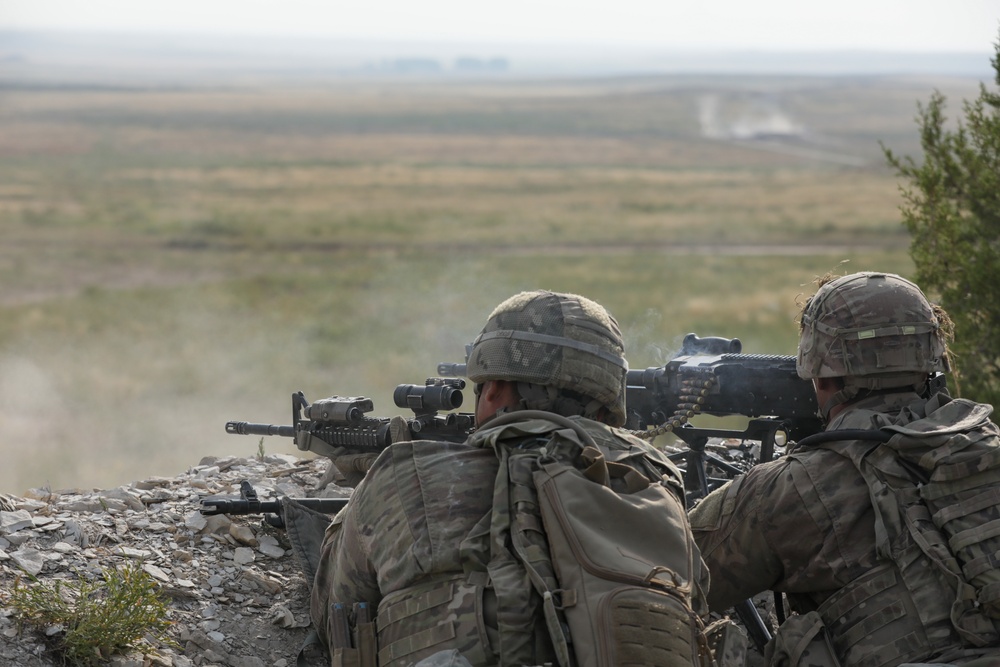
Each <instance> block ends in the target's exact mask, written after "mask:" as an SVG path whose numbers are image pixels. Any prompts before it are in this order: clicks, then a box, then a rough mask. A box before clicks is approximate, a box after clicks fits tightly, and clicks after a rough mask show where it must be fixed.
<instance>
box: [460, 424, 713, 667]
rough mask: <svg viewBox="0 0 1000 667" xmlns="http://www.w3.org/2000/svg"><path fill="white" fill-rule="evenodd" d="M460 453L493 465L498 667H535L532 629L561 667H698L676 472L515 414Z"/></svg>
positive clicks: (627, 446)
mask: <svg viewBox="0 0 1000 667" xmlns="http://www.w3.org/2000/svg"><path fill="white" fill-rule="evenodd" d="M469 442H470V444H477V445H478V446H483V447H492V448H494V449H495V451H496V452H497V456H498V457H499V459H500V469H499V473H498V475H497V480H496V485H495V488H494V504H493V514H492V517H491V520H490V525H489V527H488V531H481V532H479V533H478V534H476V535H470V539H469V541H468V544H467V546H468V547H469V548H470V549H479V550H483V549H487V550H488V551H489V562H488V567H487V570H488V575H489V580H490V584H491V586H492V588H493V591H494V593H495V595H496V600H497V618H498V630H499V633H498V634H499V637H498V648H499V654H500V663H501V664H504V665H531V664H540V663H541V662H542V661H541V660H539V659H538V657H539V652H538V646H537V641H538V637H539V621H541V623H542V628H543V632H542V635H543V636H545V637H546V638H547V640H548V643H549V646H550V647H551V651H552V654H553V655H554V660H553V662H554V663H555V664H558V665H560V666H561V667H570V666H576V667H591V666H593V667H597V666H611V665H621V664H629V665H650V666H653V665H665V666H674V665H677V666H680V665H684V666H691V665H699V666H708V665H711V664H712V656H711V650H710V649H709V647H708V645H707V640H706V638H705V632H704V627H703V625H702V620H701V616H700V614H701V613H703V612H705V611H707V610H706V609H705V608H704V606H703V605H704V597H703V595H702V592H701V590H700V584H701V582H700V578H701V573H702V568H703V564H702V561H701V556H700V553H699V552H698V549H697V547H696V546H695V544H694V540H693V537H692V535H691V531H690V528H689V526H688V523H687V516H686V513H685V510H684V504H683V500H682V499H683V497H684V493H683V484H682V482H681V478H680V474H679V472H678V471H677V469H676V468H675V467H674V466H673V464H671V463H670V461H669V460H668V459H666V457H665V456H663V455H662V454H661V453H660V452H658V451H657V450H655V449H653V448H651V447H650V446H649V445H647V444H646V443H643V442H641V441H639V440H638V439H635V438H632V437H631V436H628V435H626V434H623V433H621V432H619V431H615V430H613V429H611V428H610V427H607V426H605V425H603V424H599V423H597V422H593V421H589V420H585V419H582V418H563V417H560V416H558V415H554V414H551V413H544V412H536V411H521V412H516V413H512V414H511V415H508V416H505V417H501V418H498V420H497V421H495V422H492V423H491V424H490V425H489V427H488V428H486V429H484V430H482V431H480V432H477V433H475V434H474V435H473V436H472V437H471V438H470V441H469Z"/></svg>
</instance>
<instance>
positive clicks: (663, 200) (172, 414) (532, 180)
mask: <svg viewBox="0 0 1000 667" xmlns="http://www.w3.org/2000/svg"><path fill="white" fill-rule="evenodd" d="M0 83H2V80H0ZM975 86H976V83H975V82H972V81H960V80H929V79H928V80H920V79H831V78H802V77H799V78H764V77H760V78H756V79H740V78H735V77H715V78H708V77H698V78H692V77H673V78H652V77H647V78H635V79H625V78H623V79H606V80H599V81H582V80H581V81H533V82H523V81H522V82H507V81H502V80H498V81H493V82H479V83H469V82H466V83H464V84H462V85H458V84H446V83H441V82H437V83H428V82H416V81H395V82H392V81H339V82H331V83H330V84H329V85H327V86H323V87H319V86H316V87H313V88H308V89H305V88H292V87H287V86H284V87H283V86H277V85H270V86H259V87H251V86H235V85H232V86H218V87H214V88H209V87H200V88H190V89H187V88H176V89H163V90H160V89H142V90H140V89H129V88H120V89H111V88H103V89H99V88H92V89H86V88H66V89H60V88H42V87H36V88H31V87H24V86H20V87H19V86H14V85H9V86H3V85H0V234H2V239H3V240H2V243H0V444H2V446H3V448H4V452H5V453H6V460H7V463H6V465H4V466H3V468H2V469H0V490H6V491H12V492H20V491H23V490H25V489H27V488H29V487H37V486H46V485H47V486H50V487H52V488H65V487H72V486H94V485H98V486H108V485H116V484H122V483H126V482H128V481H131V480H132V479H138V478H142V477H148V476H151V475H157V474H161V475H171V474H175V473H176V472H178V471H180V470H183V469H185V468H186V467H187V466H189V465H193V464H195V463H197V462H198V460H199V458H200V457H201V456H202V455H207V454H217V455H222V454H243V455H250V454H252V453H255V452H256V451H257V440H256V439H255V438H240V437H236V436H227V435H226V434H225V433H224V431H223V424H224V423H225V421H227V420H229V419H248V420H251V421H267V422H272V423H287V422H288V421H289V418H290V405H289V404H290V398H289V397H290V394H291V393H292V392H293V391H296V390H303V391H304V392H305V393H306V396H307V397H310V398H321V397H323V396H328V395H332V394H340V395H368V396H371V397H373V398H374V399H375V401H376V412H377V413H378V414H383V415H388V414H393V413H395V412H397V411H398V410H397V408H395V407H394V406H393V405H392V402H391V395H392V389H393V388H394V387H395V385H396V384H399V383H404V382H405V383H414V382H416V383H420V382H422V381H423V379H424V378H425V377H428V376H430V375H433V374H434V370H435V367H436V364H437V362H439V361H445V360H449V361H459V360H461V358H462V355H463V350H464V348H463V346H464V344H465V343H467V342H468V341H469V340H471V339H472V338H473V337H474V336H475V334H476V332H477V330H478V328H479V327H480V326H481V324H482V322H483V321H484V319H485V317H486V316H487V315H488V314H489V312H490V310H491V309H492V307H493V306H494V305H496V303H498V302H499V301H500V300H502V299H504V298H506V297H507V296H509V295H511V294H513V293H515V292H517V291H519V290H522V289H532V288H547V289H554V290H562V291H572V292H579V293H582V294H585V295H587V296H590V297H592V298H595V299H597V300H598V301H600V302H602V303H604V304H605V305H606V306H607V307H608V308H609V309H610V310H611V311H612V313H613V314H615V315H616V317H617V318H618V319H619V321H620V322H621V325H622V328H623V331H624V333H625V336H626V341H627V344H628V346H629V355H628V356H629V359H630V362H631V365H632V366H633V367H645V366H648V365H654V364H660V363H663V362H664V361H665V360H666V359H668V358H669V357H670V356H671V355H672V353H673V352H674V351H675V350H676V347H677V345H678V344H679V340H680V338H681V337H682V336H683V335H684V334H685V333H687V332H688V331H695V332H698V333H699V334H702V335H709V334H711V335H723V336H736V337H739V338H741V339H742V340H743V341H744V349H745V350H747V351H751V352H761V353H776V354H791V353H793V351H794V348H795V340H796V336H795V331H796V324H795V317H796V315H797V313H798V310H799V307H800V306H801V303H802V302H803V301H804V299H805V297H807V296H808V295H809V294H810V293H811V292H812V289H813V286H812V281H813V280H814V279H815V278H816V277H817V276H819V275H822V274H824V273H826V272H828V271H837V272H844V271H853V270H862V269H881V270H890V271H895V272H899V273H903V274H908V273H910V272H911V271H912V265H911V263H910V260H909V258H908V256H907V254H906V249H907V245H908V242H909V239H908V237H907V235H906V233H905V230H904V229H903V228H902V226H901V225H900V222H899V220H900V216H899V212H898V209H897V207H898V205H899V201H900V197H899V193H898V188H897V183H896V180H895V177H894V176H893V174H892V173H891V172H890V171H889V170H888V169H887V168H886V167H885V166H884V164H883V160H882V157H881V150H880V148H879V145H878V142H879V141H883V142H885V143H886V144H887V145H888V146H890V147H892V148H893V149H894V150H896V151H897V152H901V153H904V154H911V155H919V144H918V143H917V141H918V136H917V131H916V126H915V124H914V122H913V116H914V114H915V112H916V101H917V100H920V99H926V98H927V96H928V95H929V94H930V92H931V90H933V89H934V88H938V89H941V90H942V91H943V92H945V93H946V94H948V95H949V96H950V99H955V100H958V99H961V98H963V97H972V96H974V95H975V91H976V88H975ZM775 115H779V116H781V117H784V118H786V119H791V121H792V122H793V124H794V126H795V127H796V128H797V129H800V130H801V133H800V135H799V136H767V137H764V138H746V137H737V136H727V134H726V133H727V132H728V131H729V130H730V129H732V128H734V127H737V126H741V124H744V125H745V124H746V123H747V122H753V121H754V119H757V120H758V121H759V120H760V118H761V117H762V116H768V117H773V116H775ZM748 119H749V120H748ZM470 402H471V396H470ZM265 446H266V448H267V449H268V450H269V451H283V452H293V451H295V450H294V446H293V445H292V444H291V443H290V442H287V441H281V440H279V439H275V438H271V439H268V441H267V442H266V443H265Z"/></svg>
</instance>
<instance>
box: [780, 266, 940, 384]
mask: <svg viewBox="0 0 1000 667" xmlns="http://www.w3.org/2000/svg"><path fill="white" fill-rule="evenodd" d="M948 369H949V368H948V356H947V347H946V345H945V337H944V333H943V332H942V330H941V323H940V322H939V319H938V317H937V316H936V314H935V311H934V308H933V306H931V304H930V303H929V302H928V301H927V298H926V297H925V296H924V293H923V292H921V291H920V288H919V287H917V286H916V285H914V284H913V283H912V282H910V281H909V280H906V279H905V278H901V277H900V276H897V275H895V274H892V273H874V272H862V273H855V274H851V275H848V276H843V277H841V278H837V279H836V280H833V281H831V282H828V283H826V284H825V285H822V286H821V287H820V288H819V290H817V291H816V294H814V295H813V297H812V298H811V299H809V302H808V303H807V304H806V307H805V309H804V310H803V311H802V321H801V336H800V339H799V351H798V359H797V361H796V370H797V371H798V374H799V376H800V377H802V378H806V379H810V378H821V377H843V378H857V377H869V378H872V379H871V380H869V381H868V382H867V383H866V384H867V386H869V388H872V389H875V388H879V387H893V386H904V385H906V384H912V383H914V382H913V380H914V379H915V378H917V379H918V381H919V378H921V377H922V378H923V379H926V375H927V374H928V373H933V372H937V371H941V372H944V371H947V370H948Z"/></svg>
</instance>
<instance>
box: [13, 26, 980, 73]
mask: <svg viewBox="0 0 1000 667" xmlns="http://www.w3.org/2000/svg"><path fill="white" fill-rule="evenodd" d="M235 72H239V73H242V74H243V75H245V76H247V77H251V78H252V80H254V81H259V80H260V79H261V78H262V77H263V78H265V79H281V80H283V81H288V82H308V81H317V80H323V79H328V78H331V77H337V78H339V77H371V76H382V77H395V76H405V77H424V78H426V77H437V78H441V79H448V78H451V79H469V78H482V77H490V78H496V77H508V78H533V77H551V76H559V77H573V76H581V77H591V76H619V75H631V76H636V75H650V74H685V73H690V74H776V75H788V74H795V75H824V76H830V75H834V76H839V75H935V76H959V77H973V78H980V79H984V80H985V79H989V78H991V72H992V70H991V68H990V53H987V52H985V51H984V52H981V53H980V52H966V53H893V52H871V51H837V52H833V51H817V52H742V51H741V52H737V51H734V52H719V51H702V52H680V51H675V50H671V49H670V48H669V47H667V46H665V47H664V48H663V49H656V48H652V47H643V48H635V49H628V48H624V47H608V46H600V45H597V46H585V45H581V46H576V47H574V46H565V45H564V46H559V47H546V46H541V45H536V46H526V45H523V44H521V45H509V44H508V45H505V44H499V43H498V44H471V43H447V44H432V43H403V42H366V41H358V40H351V39H319V38H305V39H294V40H293V39H289V38H274V39H269V40H263V39H261V38H259V37H257V38H251V37H231V36H219V37H213V36H207V35H182V34H176V35H165V34H156V35H152V34H150V35H140V34H103V33H69V32H14V31H0V83H3V84H6V85H11V84H16V83H22V84H23V83H29V82H35V83H44V82H59V83H62V84H65V83H68V82H70V81H73V82H77V83H81V84H83V83H100V82H107V81H108V80H109V79H111V78H113V79H114V80H116V81H125V82H129V81H132V82H136V83H137V82H146V83H158V84H162V83H171V82H177V81H179V80H184V81H218V80H220V79H223V80H226V81H227V82H229V83H238V82H239V80H235V81H234V80H232V79H231V76H232V74H233V73H235Z"/></svg>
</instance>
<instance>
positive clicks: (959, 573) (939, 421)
mask: <svg viewBox="0 0 1000 667" xmlns="http://www.w3.org/2000/svg"><path fill="white" fill-rule="evenodd" d="M992 410H993V408H992V406H990V405H986V404H981V403H974V402H972V401H969V400H966V399H952V398H951V397H950V396H948V395H947V394H946V393H943V392H942V393H939V394H936V395H935V396H933V397H932V398H931V399H929V400H928V402H927V404H926V405H925V407H924V410H923V411H922V414H916V415H913V416H914V417H916V418H915V419H913V420H912V421H909V422H908V423H905V424H899V425H896V424H892V425H886V426H883V427H882V428H881V429H879V430H873V431H868V432H865V431H827V432H825V433H822V434H818V435H817V436H811V437H810V438H806V439H804V440H802V441H801V442H800V443H799V445H800V446H810V445H811V444H816V443H817V442H820V441H824V440H831V439H833V440H848V439H863V440H871V441H874V442H875V444H872V445H870V446H867V447H853V446H852V447H848V448H841V447H839V446H838V445H836V444H834V445H830V444H827V445H824V446H826V447H829V448H831V449H837V450H838V451H842V452H843V453H844V455H846V456H849V457H850V458H851V459H852V460H853V461H854V463H855V466H856V467H857V468H858V470H859V471H860V472H861V474H862V476H863V477H864V478H865V481H866V482H867V484H868V487H869V493H870V495H871V498H872V501H873V505H874V506H875V509H876V539H877V541H878V544H877V548H878V550H879V553H880V555H881V556H883V557H885V558H890V557H891V556H892V554H890V553H889V544H890V542H891V540H892V536H893V534H898V532H899V531H900V530H908V531H909V532H910V534H911V535H912V537H913V539H914V541H915V542H916V544H917V545H918V546H919V548H920V550H921V551H922V552H923V553H924V554H925V555H926V556H928V557H929V558H930V559H931V560H932V561H933V562H934V563H935V564H936V565H937V567H938V568H939V569H941V570H942V571H943V572H944V573H946V574H947V575H948V576H949V577H950V578H951V579H952V580H953V581H954V583H955V590H956V598H955V601H954V603H953V605H952V615H951V618H952V623H953V625H954V627H955V628H956V630H957V631H958V632H959V634H961V635H962V637H963V638H964V639H965V640H966V641H968V642H970V643H971V644H972V645H984V644H988V643H990V644H991V643H994V642H996V641H997V640H998V639H1000V632H998V629H1000V429H998V428H997V425H996V424H994V423H993V422H992V421H990V419H989V416H990V413H991V412H992ZM866 433H867V435H866ZM810 441H812V442H810Z"/></svg>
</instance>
